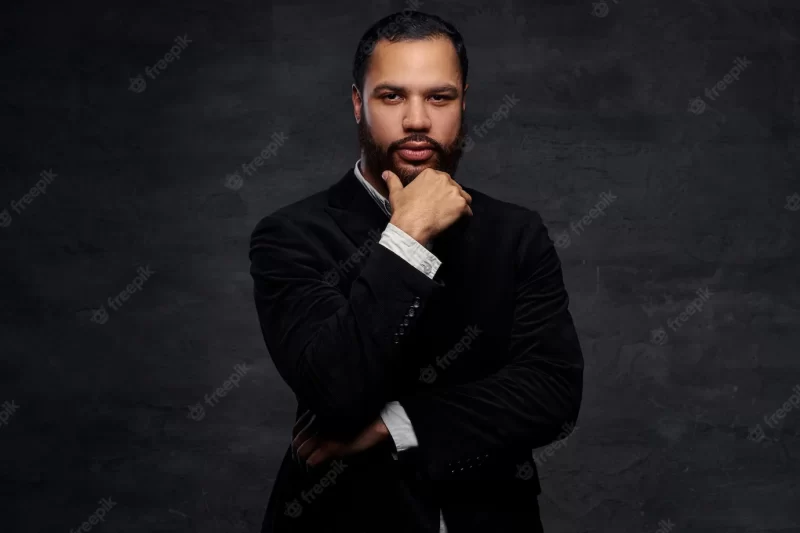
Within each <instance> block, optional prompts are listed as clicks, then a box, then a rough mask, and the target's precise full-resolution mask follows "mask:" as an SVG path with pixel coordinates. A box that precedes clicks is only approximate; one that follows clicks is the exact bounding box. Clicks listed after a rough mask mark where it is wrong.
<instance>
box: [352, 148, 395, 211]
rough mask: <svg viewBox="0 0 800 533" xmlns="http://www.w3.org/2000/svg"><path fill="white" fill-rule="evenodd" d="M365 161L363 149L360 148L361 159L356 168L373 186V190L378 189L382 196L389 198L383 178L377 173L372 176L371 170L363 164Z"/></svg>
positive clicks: (387, 188)
mask: <svg viewBox="0 0 800 533" xmlns="http://www.w3.org/2000/svg"><path fill="white" fill-rule="evenodd" d="M365 161H366V158H365V157H364V151H363V150H362V151H361V161H359V163H358V168H359V170H361V175H362V176H364V179H365V180H367V182H368V183H369V184H370V185H372V186H373V187H375V190H376V191H378V192H379V193H380V194H381V196H383V197H384V198H386V199H388V198H389V187H387V186H386V182H385V181H383V178H381V177H380V176H379V175H378V176H374V175H373V174H372V171H371V170H370V169H368V168H367V165H366V164H365Z"/></svg>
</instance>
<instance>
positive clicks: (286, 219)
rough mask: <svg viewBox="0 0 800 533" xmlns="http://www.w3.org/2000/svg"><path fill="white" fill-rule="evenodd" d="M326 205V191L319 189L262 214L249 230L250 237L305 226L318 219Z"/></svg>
mask: <svg viewBox="0 0 800 533" xmlns="http://www.w3.org/2000/svg"><path fill="white" fill-rule="evenodd" d="M326 205H327V195H326V191H319V192H317V193H314V194H312V195H310V196H306V197H305V198H301V199H300V200H296V201H294V202H292V203H290V204H287V205H285V206H283V207H280V208H278V209H276V210H275V211H273V212H272V213H270V214H268V215H265V216H263V217H262V218H261V219H260V220H259V221H258V222H257V223H256V225H255V227H254V228H253V230H252V232H251V234H250V235H251V239H252V238H253V237H255V236H257V235H263V234H264V233H268V232H272V231H275V230H286V229H287V228H297V227H301V226H305V225H307V224H310V223H313V222H314V221H316V220H319V219H320V217H321V216H323V213H324V209H325V206H326Z"/></svg>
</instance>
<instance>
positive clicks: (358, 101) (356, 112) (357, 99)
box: [351, 83, 363, 123]
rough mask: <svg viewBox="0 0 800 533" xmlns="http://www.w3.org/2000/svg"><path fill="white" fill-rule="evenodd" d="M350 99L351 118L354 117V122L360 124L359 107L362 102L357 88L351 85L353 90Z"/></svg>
mask: <svg viewBox="0 0 800 533" xmlns="http://www.w3.org/2000/svg"><path fill="white" fill-rule="evenodd" d="M351 98H352V99H353V116H355V117H356V122H357V123H360V122H361V106H362V104H363V101H362V100H361V95H360V94H359V93H358V88H357V87H356V84H355V83H354V84H353V90H352V94H351Z"/></svg>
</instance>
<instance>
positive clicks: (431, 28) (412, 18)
mask: <svg viewBox="0 0 800 533" xmlns="http://www.w3.org/2000/svg"><path fill="white" fill-rule="evenodd" d="M438 37H447V38H449V39H450V42H452V43H453V46H454V47H455V49H456V54H458V61H459V63H460V64H461V87H462V88H463V87H466V85H467V70H468V67H469V61H468V60H467V48H466V46H465V45H464V39H463V38H462V37H461V34H460V33H459V32H458V30H457V29H456V28H455V26H453V25H452V24H450V23H449V22H447V21H445V20H443V19H442V18H440V17H438V16H436V15H430V14H428V13H423V12H421V11H413V10H410V9H404V10H403V11H399V12H397V13H394V14H392V15H388V16H386V17H384V18H382V19H381V20H379V21H378V22H376V23H375V24H373V25H372V26H370V28H369V29H368V30H367V31H366V32H365V33H364V35H363V36H362V37H361V40H360V41H359V42H358V48H356V56H355V60H354V61H353V82H354V83H355V85H356V87H357V88H358V92H359V93H361V95H362V97H363V93H364V76H365V73H366V70H367V64H368V62H369V58H370V57H371V56H372V52H373V50H375V45H377V44H378V41H380V40H381V39H386V40H388V41H389V42H393V43H394V42H398V41H418V40H422V39H434V38H438Z"/></svg>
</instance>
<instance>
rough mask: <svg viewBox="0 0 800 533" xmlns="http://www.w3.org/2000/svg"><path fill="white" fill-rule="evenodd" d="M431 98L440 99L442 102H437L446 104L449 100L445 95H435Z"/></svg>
mask: <svg viewBox="0 0 800 533" xmlns="http://www.w3.org/2000/svg"><path fill="white" fill-rule="evenodd" d="M431 98H440V100H436V101H437V102H444V101H445V100H447V97H446V96H445V95H443V94H434V95H433V96H431Z"/></svg>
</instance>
